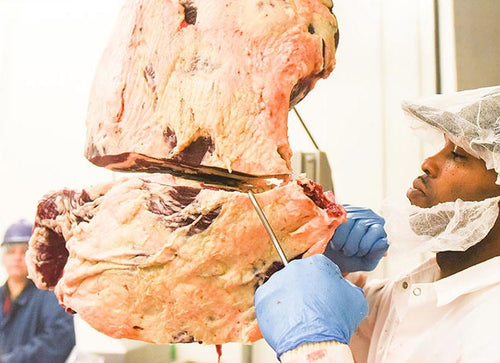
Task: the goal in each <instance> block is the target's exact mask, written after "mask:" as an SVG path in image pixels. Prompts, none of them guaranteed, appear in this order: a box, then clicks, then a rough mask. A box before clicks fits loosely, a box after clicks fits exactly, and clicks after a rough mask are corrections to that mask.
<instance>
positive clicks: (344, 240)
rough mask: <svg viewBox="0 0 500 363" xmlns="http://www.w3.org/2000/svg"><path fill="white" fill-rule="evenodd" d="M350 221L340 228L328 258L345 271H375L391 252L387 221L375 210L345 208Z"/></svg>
mask: <svg viewBox="0 0 500 363" xmlns="http://www.w3.org/2000/svg"><path fill="white" fill-rule="evenodd" d="M344 208H345V209H346V211H347V221H346V222H345V223H342V224H341V225H340V226H338V227H337V229H336V230H335V233H334V234H333V237H332V239H331V240H330V242H328V245H327V247H326V250H325V252H324V255H325V256H327V257H328V258H329V259H331V260H332V261H333V262H335V263H336V264H337V265H338V266H339V268H340V271H342V272H354V271H371V270H373V269H374V268H375V267H377V264H378V262H379V261H380V259H381V258H382V256H383V255H384V254H385V253H386V252H387V249H388V248H389V245H388V244H387V234H386V233H385V230H384V224H385V221H384V219H383V218H382V217H380V216H379V215H378V214H376V213H375V212H373V211H372V210H371V209H367V208H360V207H353V206H350V205H344Z"/></svg>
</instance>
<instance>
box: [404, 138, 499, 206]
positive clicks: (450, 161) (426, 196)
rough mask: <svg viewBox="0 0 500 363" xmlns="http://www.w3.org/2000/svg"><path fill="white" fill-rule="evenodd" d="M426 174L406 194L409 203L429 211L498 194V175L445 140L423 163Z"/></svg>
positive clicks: (416, 180)
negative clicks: (457, 202)
mask: <svg viewBox="0 0 500 363" xmlns="http://www.w3.org/2000/svg"><path fill="white" fill-rule="evenodd" d="M421 168H422V170H423V171H424V173H425V174H423V175H421V176H419V177H418V178H417V179H415V180H414V182H413V188H410V189H409V190H408V192H407V194H406V196H407V197H408V199H409V200H410V202H411V204H413V205H416V206H418V207H422V208H429V207H432V206H434V205H436V204H438V203H443V202H453V201H455V200H457V199H458V198H460V199H462V200H464V201H480V200H484V199H487V198H491V197H494V196H498V195H500V185H497V184H495V181H496V179H497V173H496V172H495V171H494V170H487V169H486V165H485V163H484V161H483V160H481V159H477V158H475V157H473V156H471V155H470V154H468V153H466V152H465V151H464V150H463V149H461V148H459V147H457V146H455V144H453V143H452V142H451V141H449V140H448V139H446V140H445V146H444V147H443V148H442V149H441V150H440V151H439V152H438V153H437V154H435V155H433V156H430V157H428V158H427V159H425V160H424V162H423V163H422V166H421Z"/></svg>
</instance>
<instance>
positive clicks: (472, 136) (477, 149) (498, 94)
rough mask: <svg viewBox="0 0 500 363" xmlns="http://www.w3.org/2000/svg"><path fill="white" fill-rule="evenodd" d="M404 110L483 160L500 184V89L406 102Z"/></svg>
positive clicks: (487, 89) (465, 92)
mask: <svg viewBox="0 0 500 363" xmlns="http://www.w3.org/2000/svg"><path fill="white" fill-rule="evenodd" d="M402 108H403V110H404V111H405V113H406V114H407V115H409V116H410V117H411V119H412V120H414V121H417V122H418V123H420V124H422V123H423V124H424V125H426V126H431V127H432V128H434V129H435V130H438V131H440V132H442V133H444V134H445V135H446V136H447V137H448V138H449V139H450V140H451V141H452V142H453V143H454V144H455V145H457V146H459V147H461V148H463V149H464V150H465V151H467V152H468V153H469V154H471V155H473V156H475V157H477V158H480V159H482V160H484V162H485V164H486V167H487V168H488V169H494V170H495V171H496V172H497V174H499V177H498V178H497V184H500V86H495V87H486V88H478V89H475V90H468V91H461V92H455V93H451V94H446V95H437V96H432V97H430V98H422V99H419V100H415V101H403V103H402ZM420 126H421V125H420ZM414 128H419V125H414Z"/></svg>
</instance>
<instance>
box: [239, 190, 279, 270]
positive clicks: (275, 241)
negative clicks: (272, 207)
mask: <svg viewBox="0 0 500 363" xmlns="http://www.w3.org/2000/svg"><path fill="white" fill-rule="evenodd" d="M247 194H248V196H249V197H250V200H251V201H252V204H253V206H254V208H255V211H256V212H257V214H258V215H259V218H260V221H261V222H262V224H263V225H264V228H265V229H266V231H267V234H268V235H269V237H271V241H272V242H273V244H274V247H275V248H276V251H278V255H279V256H280V258H281V261H282V262H283V265H285V266H286V265H288V260H287V258H286V256H285V253H284V252H283V249H282V248H281V246H280V243H279V242H278V239H277V238H276V234H275V233H274V231H273V229H272V228H271V225H270V224H269V221H268V220H267V218H266V215H265V214H264V211H263V210H262V208H261V206H260V204H259V202H258V201H257V199H256V198H255V195H254V194H253V192H252V191H251V190H249V191H248V192H247Z"/></svg>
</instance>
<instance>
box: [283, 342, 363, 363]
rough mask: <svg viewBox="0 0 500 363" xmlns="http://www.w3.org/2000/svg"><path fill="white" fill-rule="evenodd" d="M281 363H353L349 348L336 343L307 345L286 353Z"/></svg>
mask: <svg viewBox="0 0 500 363" xmlns="http://www.w3.org/2000/svg"><path fill="white" fill-rule="evenodd" d="M280 360H281V363H352V362H354V359H353V357H352V354H351V350H350V349H349V346H347V345H345V344H342V343H339V342H336V341H329V342H321V343H307V344H302V345H299V346H298V347H297V348H295V349H293V350H289V351H288V352H285V353H283V354H282V355H281V357H280Z"/></svg>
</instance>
